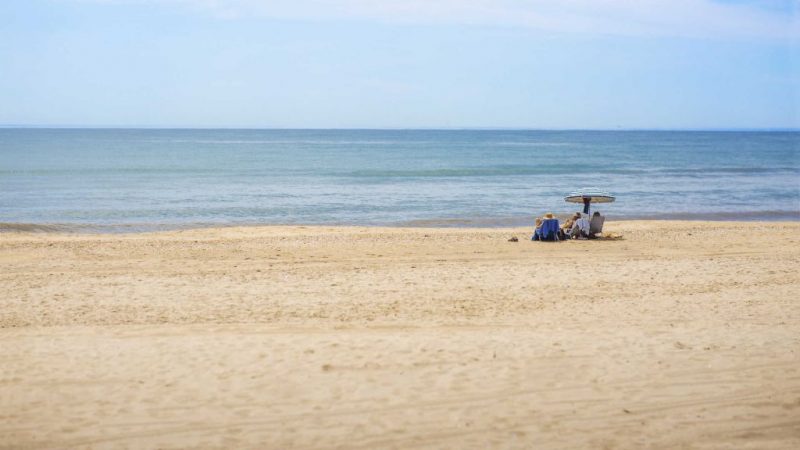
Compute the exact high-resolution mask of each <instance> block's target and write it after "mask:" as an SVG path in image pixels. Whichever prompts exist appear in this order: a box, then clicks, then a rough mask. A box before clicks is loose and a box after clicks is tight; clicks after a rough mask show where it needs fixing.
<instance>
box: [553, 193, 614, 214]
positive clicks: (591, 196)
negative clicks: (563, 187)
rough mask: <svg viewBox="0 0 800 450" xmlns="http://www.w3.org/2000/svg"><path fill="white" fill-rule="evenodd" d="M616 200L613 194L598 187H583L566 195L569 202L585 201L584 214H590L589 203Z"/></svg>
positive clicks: (565, 199) (565, 198)
mask: <svg viewBox="0 0 800 450" xmlns="http://www.w3.org/2000/svg"><path fill="white" fill-rule="evenodd" d="M614 200H615V198H614V196H613V195H611V194H609V193H608V192H605V191H601V190H600V189H597V188H583V189H581V190H578V191H574V192H570V194H569V195H567V196H566V197H564V201H567V202H569V203H583V213H584V214H589V205H590V204H592V203H611V202H613V201H614Z"/></svg>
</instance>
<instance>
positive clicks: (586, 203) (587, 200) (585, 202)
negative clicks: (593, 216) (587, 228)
mask: <svg viewBox="0 0 800 450" xmlns="http://www.w3.org/2000/svg"><path fill="white" fill-rule="evenodd" d="M591 203H592V199H591V198H584V199H583V213H584V214H589V205H590V204H591Z"/></svg>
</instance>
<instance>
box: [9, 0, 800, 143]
mask: <svg viewBox="0 0 800 450" xmlns="http://www.w3.org/2000/svg"><path fill="white" fill-rule="evenodd" d="M0 124H3V125H32V126H47V125H56V126H129V127H135V126H145V127H258V128H261V127H265V128H362V127H363V128H382V127H388V128H417V127H422V128H436V127H447V128H451V127H455V128H459V127H505V128H611V129H616V128H658V129H662V128H679V129H695V128H800V1H797V0H785V1H779V0H775V1H770V0H764V1H755V0H754V1H745V0H736V1H734V0H729V1H711V0H637V1H634V0H562V1H557V2H556V1H552V0H470V1H465V0H459V1H457V0H427V1H426V0H406V1H396V2H391V1H381V0H372V1H368V0H295V1H290V0H274V1H270V0H261V1H259V0H5V1H3V2H1V3H0Z"/></svg>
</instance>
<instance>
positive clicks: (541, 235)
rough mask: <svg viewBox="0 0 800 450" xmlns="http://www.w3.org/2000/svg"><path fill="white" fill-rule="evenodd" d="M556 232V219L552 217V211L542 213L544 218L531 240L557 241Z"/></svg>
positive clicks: (557, 230)
mask: <svg viewBox="0 0 800 450" xmlns="http://www.w3.org/2000/svg"><path fill="white" fill-rule="evenodd" d="M558 232H559V227H558V219H556V218H555V217H553V213H547V214H545V215H544V220H542V224H541V225H540V226H539V228H538V232H534V235H533V240H535V241H558V240H559V238H558ZM537 233H538V234H537ZM537 236H538V239H537Z"/></svg>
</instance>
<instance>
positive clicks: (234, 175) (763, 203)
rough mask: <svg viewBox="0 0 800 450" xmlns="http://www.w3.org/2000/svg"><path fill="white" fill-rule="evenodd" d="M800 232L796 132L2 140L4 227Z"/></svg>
mask: <svg viewBox="0 0 800 450" xmlns="http://www.w3.org/2000/svg"><path fill="white" fill-rule="evenodd" d="M583 186H594V187H598V188H601V189H603V190H607V191H610V192H612V193H614V194H615V195H616V196H617V199H618V201H617V202H616V203H613V204H610V205H602V210H603V211H604V212H606V213H607V214H608V216H609V217H611V218H632V217H651V218H710V219H719V220H735V219H741V220H798V219H800V133H797V132H667V131H624V132H623V131H620V132H615V131H436V130H408V131H388V130H387V131H378V130H338V131H337V130H67V129H61V130H58V129H0V222H2V223H0V230H12V229H32V230H41V231H51V230H55V229H57V230H101V231H125V230H137V231H138V230H144V229H165V228H174V227H185V226H204V225H236V224H300V223H303V224H364V225H398V224H405V225H431V226H502V225H515V224H526V223H529V222H530V220H531V217H532V216H533V215H534V214H541V213H542V212H545V211H552V212H555V213H560V214H568V213H569V212H570V211H573V210H575V209H576V207H575V206H574V205H570V204H567V203H564V202H563V200H562V198H563V196H564V195H565V194H567V193H568V192H570V191H572V190H575V189H577V188H580V187H583Z"/></svg>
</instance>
